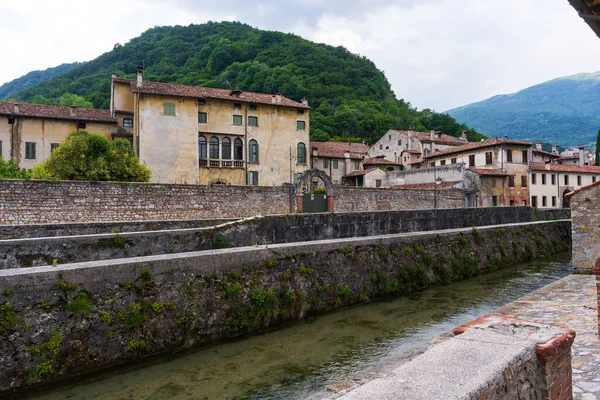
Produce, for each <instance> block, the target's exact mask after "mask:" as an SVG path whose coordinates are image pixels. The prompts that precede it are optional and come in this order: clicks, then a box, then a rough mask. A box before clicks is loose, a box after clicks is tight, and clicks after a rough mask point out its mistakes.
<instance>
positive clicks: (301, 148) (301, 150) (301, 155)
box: [296, 142, 306, 164]
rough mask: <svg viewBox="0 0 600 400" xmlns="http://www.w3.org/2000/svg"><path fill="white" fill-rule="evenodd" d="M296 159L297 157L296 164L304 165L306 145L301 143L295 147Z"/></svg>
mask: <svg viewBox="0 0 600 400" xmlns="http://www.w3.org/2000/svg"><path fill="white" fill-rule="evenodd" d="M296 157H298V164H306V145H305V144H304V143H302V142H301V143H298V146H296Z"/></svg>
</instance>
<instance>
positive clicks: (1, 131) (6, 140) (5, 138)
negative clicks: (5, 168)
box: [0, 115, 11, 160]
mask: <svg viewBox="0 0 600 400" xmlns="http://www.w3.org/2000/svg"><path fill="white" fill-rule="evenodd" d="M10 129H11V126H10V125H9V124H8V117H6V116H4V115H0V141H2V153H1V154H0V157H2V158H3V159H4V160H10Z"/></svg>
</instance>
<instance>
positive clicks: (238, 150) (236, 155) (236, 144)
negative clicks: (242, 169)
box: [233, 138, 244, 160]
mask: <svg viewBox="0 0 600 400" xmlns="http://www.w3.org/2000/svg"><path fill="white" fill-rule="evenodd" d="M233 159H234V160H243V159H244V144H243V143H242V139H240V138H237V139H235V140H234V141H233Z"/></svg>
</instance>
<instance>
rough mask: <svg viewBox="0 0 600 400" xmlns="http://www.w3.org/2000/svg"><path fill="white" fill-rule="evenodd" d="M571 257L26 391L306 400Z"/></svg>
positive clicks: (546, 277) (564, 267)
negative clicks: (108, 372) (131, 368)
mask: <svg viewBox="0 0 600 400" xmlns="http://www.w3.org/2000/svg"><path fill="white" fill-rule="evenodd" d="M569 262H570V255H569V254H563V255H561V256H558V257H557V256H554V257H553V260H552V261H538V262H533V263H528V264H521V265H517V266H514V267H510V268H505V269H502V270H500V271H497V272H494V273H490V274H487V275H484V276H480V277H477V278H473V279H469V280H467V281H463V282H458V283H454V284H451V285H447V286H441V287H435V288H431V289H427V290H424V291H420V292H417V293H412V294H410V295H407V296H403V297H400V298H396V299H393V300H388V301H381V302H373V303H369V304H363V305H360V306H357V307H353V308H349V309H345V310H341V311H337V312H334V313H331V314H327V315H323V316H320V317H314V318H310V319H307V320H305V321H301V322H299V323H297V324H295V325H292V326H289V327H286V328H284V329H281V330H279V331H274V332H268V333H265V334H262V335H256V336H251V337H248V338H243V339H240V340H237V341H234V342H230V343H225V344H221V345H217V346H214V347H211V348H207V349H203V350H200V351H198V352H195V353H191V354H185V355H181V356H179V357H177V358H175V359H166V360H164V361H163V362H160V361H156V362H155V364H154V365H149V366H139V367H138V368H136V369H135V370H130V371H120V372H118V373H115V374H108V375H103V376H100V377H97V378H95V379H88V380H85V381H82V382H79V383H74V384H72V385H70V386H66V387H62V388H58V389H55V390H50V391H46V392H45V393H44V394H37V395H36V396H33V397H29V398H31V399H36V400H42V399H44V400H58V399H73V400H108V399H110V400H125V399H127V400H129V399H147V400H166V399H175V400H179V399H241V398H246V399H281V398H286V399H288V398H303V397H306V396H309V395H311V394H312V393H315V392H316V391H318V390H322V389H323V388H324V387H325V386H327V385H329V384H331V383H334V382H339V381H340V380H343V379H345V378H346V377H348V376H352V375H353V374H356V373H357V372H358V371H361V370H364V369H368V368H372V367H375V366H377V365H382V364H385V363H386V361H389V360H391V359H392V358H394V357H398V356H399V355H400V354H403V353H405V352H407V351H410V350H411V349H413V348H415V347H417V346H419V345H422V344H423V343H425V342H427V341H428V340H430V339H432V338H434V337H437V336H439V335H441V334H443V333H445V332H448V331H450V330H451V329H452V328H454V327H456V326H458V325H461V324H463V323H465V322H468V321H470V320H473V319H476V318H478V317H479V316H481V315H483V314H486V313H489V312H490V311H492V310H493V309H495V308H497V307H500V306H502V305H504V304H506V303H509V302H511V301H513V300H515V299H517V298H519V297H521V296H524V295H525V294H527V293H529V292H531V291H533V290H535V289H538V288H540V287H542V286H545V285H547V284H549V283H551V282H554V281H556V280H558V279H560V278H562V277H564V276H566V275H568V274H570V273H571V272H572V269H571V267H570V265H569Z"/></svg>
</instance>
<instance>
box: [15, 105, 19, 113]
mask: <svg viewBox="0 0 600 400" xmlns="http://www.w3.org/2000/svg"><path fill="white" fill-rule="evenodd" d="M14 113H15V114H18V113H19V105H18V104H15V110H14Z"/></svg>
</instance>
